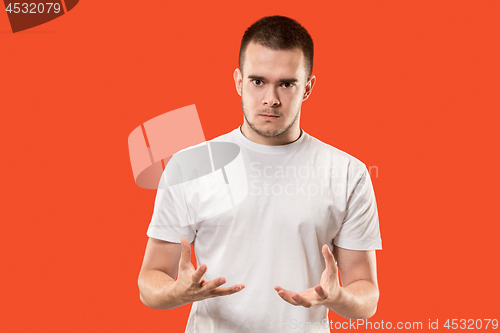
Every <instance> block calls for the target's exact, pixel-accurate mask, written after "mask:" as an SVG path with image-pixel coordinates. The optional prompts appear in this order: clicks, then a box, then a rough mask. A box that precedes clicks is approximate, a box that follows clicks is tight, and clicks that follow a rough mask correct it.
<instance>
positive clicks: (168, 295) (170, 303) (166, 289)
mask: <svg viewBox="0 0 500 333" xmlns="http://www.w3.org/2000/svg"><path fill="white" fill-rule="evenodd" d="M174 283H175V280H174V279H173V278H172V277H170V276H169V275H168V274H166V273H165V272H162V271H159V270H147V271H143V272H141V273H140V274H139V279H138V285H139V292H140V298H141V301H142V303H143V304H144V305H146V306H147V307H150V308H153V309H157V310H169V309H174V308H177V307H179V306H182V305H185V304H187V303H183V302H182V301H179V300H178V299H176V298H175V297H174V296H173V295H172V286H173V284H174Z"/></svg>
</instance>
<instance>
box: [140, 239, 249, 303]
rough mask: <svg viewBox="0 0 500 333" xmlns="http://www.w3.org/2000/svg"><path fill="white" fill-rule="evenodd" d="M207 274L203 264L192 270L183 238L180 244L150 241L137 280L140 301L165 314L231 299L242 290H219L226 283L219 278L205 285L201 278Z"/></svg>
mask: <svg viewBox="0 0 500 333" xmlns="http://www.w3.org/2000/svg"><path fill="white" fill-rule="evenodd" d="M206 271H207V266H206V265H204V264H202V265H200V267H198V269H196V270H195V269H194V267H193V264H192V263H191V246H190V245H189V243H188V241H187V240H185V239H184V238H181V244H178V243H171V242H165V241H162V240H158V239H154V238H149V240H148V244H147V246H146V253H145V254H144V260H143V263H142V267H141V271H140V273H139V279H138V285H139V292H140V299H141V301H142V303H144V305H146V306H148V307H150V308H153V309H158V310H168V309H174V308H176V307H179V306H182V305H185V304H189V303H191V302H195V301H199V300H202V299H206V298H210V297H216V296H224V295H230V294H233V293H235V292H238V291H240V290H242V289H243V288H244V287H245V286H244V285H234V286H232V287H225V288H222V287H220V286H221V285H223V284H224V283H226V280H225V279H224V278H223V277H220V278H217V279H214V280H212V281H207V280H206V279H205V278H204V277H203V275H204V274H205V272H206ZM176 276H177V280H176V279H175V277H176Z"/></svg>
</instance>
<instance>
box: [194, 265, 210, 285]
mask: <svg viewBox="0 0 500 333" xmlns="http://www.w3.org/2000/svg"><path fill="white" fill-rule="evenodd" d="M206 271H207V265H205V264H201V265H200V267H198V268H197V269H196V271H194V273H193V275H192V276H191V279H192V280H193V283H196V284H199V283H202V282H203V275H204V274H205V272H206Z"/></svg>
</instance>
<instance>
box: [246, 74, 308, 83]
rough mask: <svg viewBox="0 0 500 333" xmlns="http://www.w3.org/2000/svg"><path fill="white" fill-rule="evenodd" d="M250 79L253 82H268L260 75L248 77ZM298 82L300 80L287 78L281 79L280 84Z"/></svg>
mask: <svg viewBox="0 0 500 333" xmlns="http://www.w3.org/2000/svg"><path fill="white" fill-rule="evenodd" d="M248 78H249V79H251V80H260V81H267V80H266V78H265V77H263V76H259V75H248ZM298 81H299V80H298V79H296V78H287V79H279V80H278V83H295V82H298Z"/></svg>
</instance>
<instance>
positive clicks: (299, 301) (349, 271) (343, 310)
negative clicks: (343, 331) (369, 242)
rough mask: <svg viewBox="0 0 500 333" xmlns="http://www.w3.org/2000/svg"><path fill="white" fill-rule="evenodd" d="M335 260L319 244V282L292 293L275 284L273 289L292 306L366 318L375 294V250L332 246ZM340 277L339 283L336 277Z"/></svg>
mask: <svg viewBox="0 0 500 333" xmlns="http://www.w3.org/2000/svg"><path fill="white" fill-rule="evenodd" d="M334 252H335V256H336V257H337V259H338V269H337V265H336V263H335V258H334V256H333V254H332V253H331V252H330V250H329V248H328V246H327V245H326V244H325V245H323V249H322V253H323V257H324V258H325V264H326V268H325V270H324V271H323V273H322V275H321V281H320V284H318V285H316V286H315V287H314V288H309V289H307V290H305V291H303V292H300V293H296V292H292V291H289V290H285V289H283V288H281V287H279V286H276V287H275V288H274V289H275V290H276V291H277V292H278V295H279V296H281V298H283V299H284V300H285V301H287V302H288V303H290V304H293V305H296V306H298V305H301V306H304V307H307V308H308V307H311V306H313V305H324V306H326V307H327V308H329V309H330V310H332V311H333V312H335V313H337V314H339V315H340V316H342V317H344V318H347V319H367V318H370V317H371V316H373V315H374V314H375V311H376V310H377V303H378V297H379V291H378V284H377V272H376V260H375V250H371V251H354V250H346V249H342V248H339V247H334ZM339 271H340V278H341V279H342V286H341V285H340V281H339V278H338V272H339Z"/></svg>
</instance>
